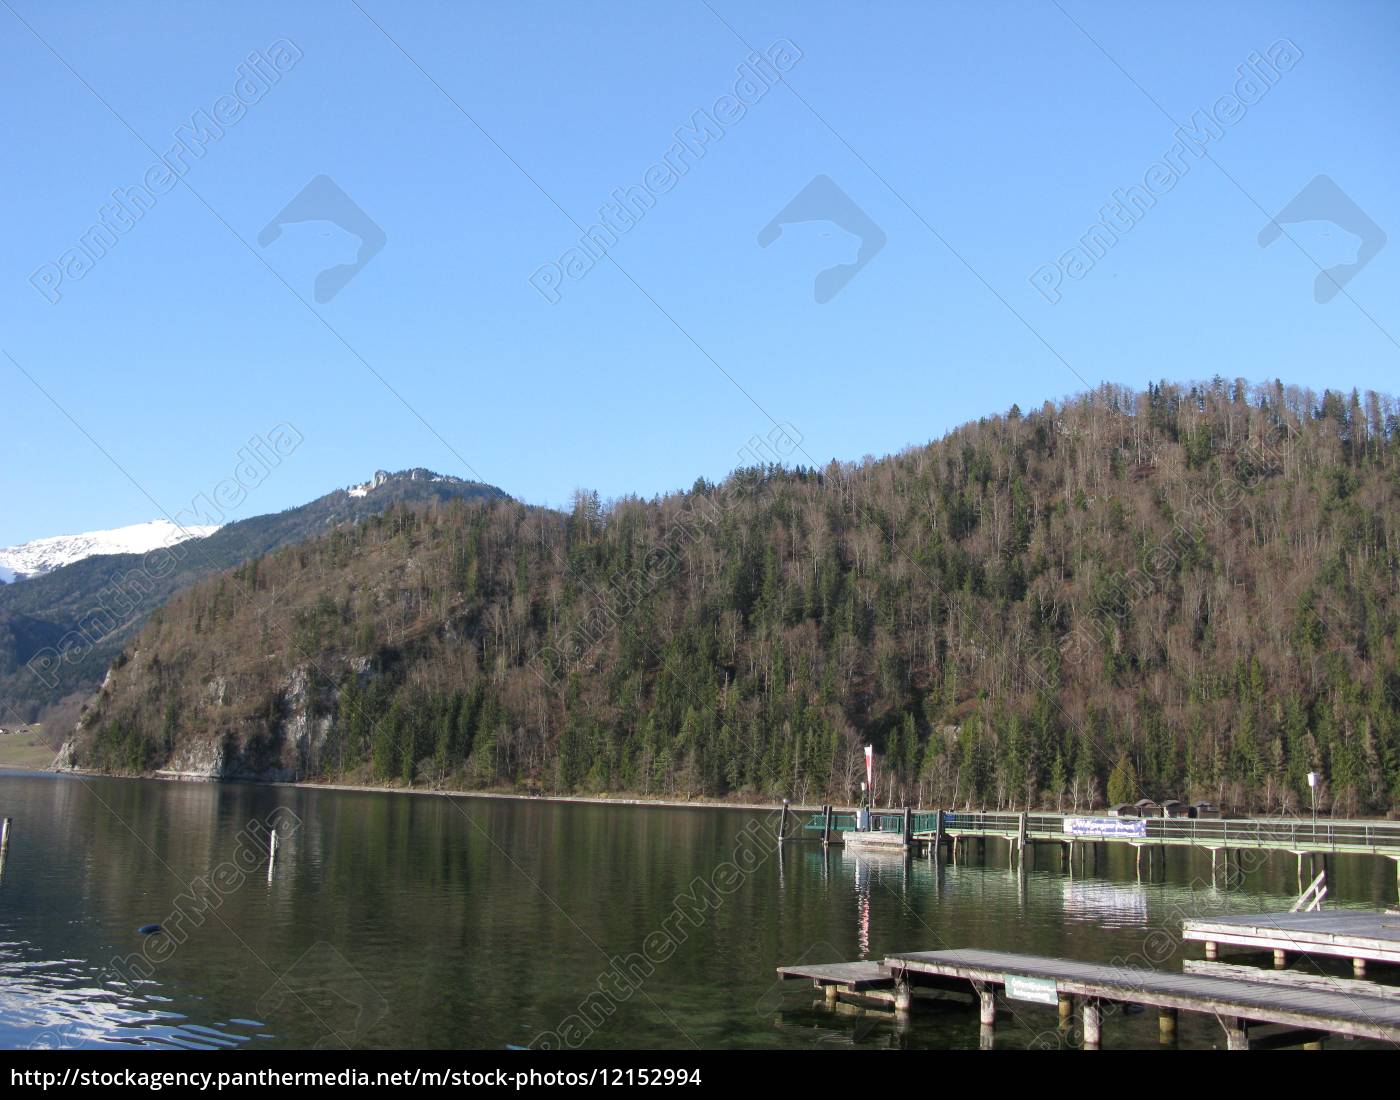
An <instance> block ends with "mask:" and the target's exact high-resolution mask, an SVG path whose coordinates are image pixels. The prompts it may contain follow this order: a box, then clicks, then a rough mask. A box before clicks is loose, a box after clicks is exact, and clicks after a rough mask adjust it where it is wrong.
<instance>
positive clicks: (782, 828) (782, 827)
mask: <svg viewBox="0 0 1400 1100" xmlns="http://www.w3.org/2000/svg"><path fill="white" fill-rule="evenodd" d="M787 819H788V804H787V799H786V798H785V799H783V814H782V816H781V817H780V818H778V843H779V844H781V843H782V842H783V841H784V840H786V839H787Z"/></svg>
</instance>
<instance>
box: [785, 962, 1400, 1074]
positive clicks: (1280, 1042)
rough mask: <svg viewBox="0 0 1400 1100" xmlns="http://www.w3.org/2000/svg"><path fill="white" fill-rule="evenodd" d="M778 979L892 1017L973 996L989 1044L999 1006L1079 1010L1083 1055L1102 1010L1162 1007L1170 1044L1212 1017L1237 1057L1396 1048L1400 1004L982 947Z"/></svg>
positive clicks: (804, 969) (1064, 1017)
mask: <svg viewBox="0 0 1400 1100" xmlns="http://www.w3.org/2000/svg"><path fill="white" fill-rule="evenodd" d="M778 973H779V974H780V975H782V976H783V977H784V978H806V979H809V980H811V981H812V982H813V983H814V984H816V985H818V986H821V987H823V988H824V989H825V990H826V995H827V1000H828V1001H829V1002H835V1001H837V1000H838V999H844V998H846V997H848V996H852V997H860V996H866V995H869V994H870V993H871V992H872V991H877V992H878V991H884V995H885V996H886V997H889V998H890V999H891V1000H892V1001H893V1003H894V1007H895V1010H896V1012H908V1011H909V1010H910V1008H911V1007H912V1005H913V1002H914V995H915V990H919V989H930V988H931V989H936V990H947V989H956V990H964V991H969V992H972V993H973V994H975V996H976V997H977V999H978V1002H979V1006H980V1020H981V1023H982V1025H983V1029H984V1040H985V1038H986V1035H987V1034H989V1029H991V1028H993V1027H994V1026H995V1023H996V1003H997V999H998V997H1001V998H1003V999H1008V998H1009V999H1010V1000H1012V1001H1016V1002H1018V1003H1019V1002H1023V1001H1024V1002H1037V1003H1042V1004H1046V1005H1052V1006H1056V1007H1057V1009H1058V1013H1059V1019H1060V1021H1061V1023H1067V1022H1068V1021H1069V1019H1070V1018H1071V1016H1072V1014H1073V1012H1074V1007H1075V1005H1076V1004H1078V1005H1079V1006H1080V1013H1081V1020H1082V1038H1083V1045H1084V1046H1085V1048H1087V1049H1095V1048H1097V1047H1098V1046H1099V1042H1100V1035H1101V1028H1102V1008H1101V1006H1102V1005H1103V1004H1104V1003H1105V1002H1113V1003H1121V1004H1137V1005H1146V1006H1150V1007H1154V1008H1156V1009H1157V1010H1158V1014H1159V1015H1158V1019H1159V1027H1160V1032H1161V1034H1162V1036H1163V1037H1164V1038H1167V1037H1169V1036H1174V1035H1175V1032H1176V1022H1177V1015H1178V1013H1181V1012H1195V1013H1201V1014H1205V1015H1210V1016H1214V1017H1215V1018H1216V1019H1217V1020H1218V1021H1219V1022H1220V1025H1221V1027H1222V1028H1223V1030H1224V1033H1225V1040H1226V1045H1227V1047H1228V1048H1229V1049H1231V1050H1244V1049H1248V1047H1249V1046H1250V1028H1251V1027H1255V1026H1257V1025H1261V1024H1269V1025H1282V1026H1284V1027H1286V1028H1288V1029H1291V1030H1289V1031H1286V1032H1284V1033H1282V1034H1272V1035H1269V1036H1267V1037H1265V1038H1262V1039H1261V1040H1260V1041H1256V1042H1255V1044H1254V1045H1255V1046H1256V1047H1257V1046H1265V1045H1267V1046H1287V1045H1317V1044H1318V1043H1319V1042H1320V1040H1321V1037H1322V1036H1323V1035H1324V1034H1329V1033H1330V1034H1339V1035H1351V1036H1356V1037H1358V1038H1366V1039H1379V1040H1382V1041H1386V1042H1392V1043H1400V1000H1396V999H1395V998H1394V997H1391V996H1388V995H1386V996H1382V995H1375V994H1372V993H1371V992H1369V991H1366V992H1362V991H1359V990H1358V988H1357V986H1358V984H1359V983H1348V984H1347V986H1344V987H1339V988H1327V987H1325V986H1321V985H1319V984H1317V983H1316V982H1311V983H1300V984H1285V983H1283V982H1280V981H1275V980H1264V981H1261V980H1259V979H1257V978H1249V977H1244V976H1237V975H1235V974H1233V973H1231V974H1228V975H1216V974H1202V973H1169V972H1165V971H1143V970H1138V969H1134V968H1131V967H1124V966H1114V965H1109V964H1103V963H1089V962H1078V961H1075V960H1071V959H1056V958H1048V957H1045V956H1039V955H1020V954H1013V953H1009V952H1005V951H985V950H981V949H978V948H963V949H959V950H953V951H911V952H903V953H900V954H895V955H888V956H886V957H885V959H884V960H883V962H873V961H872V962H860V963H836V964H821V965H816V966H788V967H780V968H779V970H778ZM1262 973H1265V974H1269V975H1270V978H1273V977H1275V975H1273V974H1272V972H1269V971H1263V972H1262ZM1324 981H1325V979H1324Z"/></svg>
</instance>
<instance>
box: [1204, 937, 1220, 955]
mask: <svg viewBox="0 0 1400 1100" xmlns="http://www.w3.org/2000/svg"><path fill="white" fill-rule="evenodd" d="M1219 954H1220V948H1219V947H1218V946H1216V943H1215V941H1214V940H1206V958H1208V959H1213V958H1215V957H1216V956H1218V955H1219Z"/></svg>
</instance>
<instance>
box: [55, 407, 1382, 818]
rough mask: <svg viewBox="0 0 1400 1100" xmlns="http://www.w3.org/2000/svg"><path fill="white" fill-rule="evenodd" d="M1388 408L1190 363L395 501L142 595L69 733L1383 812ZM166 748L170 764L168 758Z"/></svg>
mask: <svg viewBox="0 0 1400 1100" xmlns="http://www.w3.org/2000/svg"><path fill="white" fill-rule="evenodd" d="M1398 417H1400V405H1397V403H1396V402H1395V401H1394V400H1393V399H1391V398H1387V397H1382V396H1377V395H1374V394H1365V395H1358V394H1348V393H1336V392H1328V393H1325V394H1322V395H1316V394H1313V393H1309V392H1306V391H1300V390H1296V389H1293V388H1286V387H1284V386H1282V385H1279V384H1276V383H1275V384H1270V385H1265V386H1260V387H1256V388H1251V387H1247V386H1246V385H1245V384H1244V383H1243V382H1234V383H1229V382H1225V381H1221V380H1216V381H1215V382H1213V383H1207V384H1203V385H1197V386H1189V387H1188V386H1173V385H1167V384H1164V385H1162V386H1160V387H1155V386H1154V387H1151V388H1150V389H1149V391H1148V392H1147V393H1133V392H1130V391H1127V390H1124V389H1120V388H1115V387H1104V388H1102V389H1100V390H1098V391H1096V392H1094V393H1092V394H1088V395H1083V396H1080V397H1077V398H1074V399H1071V400H1069V401H1067V402H1065V403H1063V404H1059V405H1051V404H1047V405H1046V406H1045V407H1043V408H1041V409H1038V410H1035V411H1033V412H1026V413H1022V412H1021V411H1020V410H1018V409H1015V408H1013V409H1011V410H1010V411H1009V412H1007V413H1006V414H1004V415H999V416H994V417H989V418H987V419H985V420H982V421H980V422H978V423H976V424H969V425H967V426H965V427H962V428H960V429H958V430H956V431H954V432H952V433H950V434H949V435H947V436H946V437H945V438H943V439H941V440H939V441H937V442H935V443H932V444H929V445H927V446H920V447H916V448H912V449H909V450H906V451H904V452H902V453H900V454H899V455H897V456H894V457H890V458H885V459H881V460H878V461H875V460H871V461H867V462H865V463H862V464H859V465H850V464H845V465H840V464H836V463H832V464H830V465H828V466H826V467H824V468H795V469H791V470H780V469H763V470H746V471H740V472H738V473H736V474H735V475H733V476H732V477H731V478H730V479H728V480H727V481H726V482H725V483H723V484H722V485H718V486H716V485H710V484H706V483H703V482H697V483H696V485H695V486H694V488H693V489H692V490H691V491H689V492H686V493H678V494H675V495H672V496H669V497H666V498H664V499H660V500H652V501H643V500H638V499H624V500H618V501H615V502H610V503H607V504H605V505H600V504H599V502H598V501H597V499H596V497H595V496H593V495H591V494H588V493H580V494H579V495H578V499H577V501H576V504H575V507H574V509H573V512H572V514H570V515H564V514H561V513H558V512H553V511H549V510H543V509H533V508H528V507H525V506H522V505H520V504H518V503H515V502H511V501H493V502H485V503H463V502H460V501H451V502H445V503H441V504H438V505H433V506H421V505H420V506H412V507H399V508H395V509H394V510H392V511H390V512H388V513H386V514H384V515H381V516H374V517H371V518H369V519H367V520H366V521H364V522H362V523H360V524H359V525H358V526H355V527H350V528H344V529H339V530H336V531H335V532H333V533H331V534H329V535H327V536H325V537H322V538H318V539H316V540H314V541H311V542H309V543H305V544H302V545H298V546H295V547H290V548H286V549H282V550H279V551H277V552H276V553H273V554H271V555H270V556H268V557H264V558H262V559H260V560H258V561H256V562H253V563H250V564H248V565H245V566H242V567H240V568H238V569H235V570H232V571H230V572H228V573H226V574H224V575H222V576H220V577H218V578H211V579H209V580H206V581H204V582H201V583H200V584H199V585H198V586H196V587H194V588H193V589H190V590H188V591H186V592H183V593H181V594H180V595H178V596H176V597H175V598H174V599H173V600H172V601H171V602H170V603H169V604H168V605H167V606H166V607H164V608H163V609H162V610H161V611H159V612H158V613H156V615H155V616H154V617H153V618H152V620H151V622H150V623H149V624H148V626H147V627H146V628H145V629H144V630H143V631H142V632H141V633H140V635H139V636H138V637H137V638H135V639H134V640H133V641H132V642H131V644H130V645H129V647H128V649H127V651H126V652H125V653H124V654H123V655H122V657H121V658H120V659H119V661H118V663H117V666H115V668H114V672H113V674H112V676H111V677H110V678H109V681H108V683H107V684H106V685H105V686H104V688H103V689H102V691H101V692H100V693H99V695H98V697H97V698H96V699H95V700H94V702H93V703H92V705H91V706H90V708H89V710H88V712H87V715H86V718H85V720H84V725H83V728H82V732H81V735H80V737H79V739H78V741H77V743H76V744H75V745H74V746H72V747H71V751H70V757H69V759H70V760H71V762H73V763H75V764H76V765H78V766H84V767H97V768H107V769H113V770H149V769H154V768H161V767H173V768H176V769H184V770H190V769H191V768H197V767H202V766H206V765H207V767H208V770H209V771H211V772H212V773H214V774H222V775H249V774H252V775H276V774H291V773H295V774H298V775H300V776H302V777H304V778H309V777H323V778H327V779H338V780H345V781H372V782H382V783H386V784H387V783H413V784H415V785H424V786H427V785H431V786H445V787H491V788H503V789H531V790H549V791H588V792H607V791H628V792H636V793H640V794H647V795H654V796H663V795H664V796H681V797H693V796H725V795H733V794H740V793H742V794H750V795H762V796H765V797H772V796H778V795H785V796H789V797H792V798H795V799H802V800H806V801H812V800H820V799H825V798H832V799H837V800H847V799H850V798H852V797H853V795H854V793H855V792H856V791H857V790H858V788H859V782H860V779H861V778H862V773H863V762H862V746H863V745H864V744H865V743H866V742H867V741H870V742H873V743H874V744H875V746H876V749H877V752H878V754H879V757H878V759H879V762H880V771H881V774H880V776H879V780H878V783H877V787H878V792H877V795H878V799H879V801H880V802H881V803H882V804H887V803H888V804H900V803H903V802H906V801H907V802H913V803H923V804H924V805H941V806H945V807H946V806H952V805H958V806H962V805H970V806H987V807H1026V806H1028V805H1031V806H1034V805H1049V806H1064V807H1071V806H1073V807H1079V808H1084V807H1087V806H1090V805H1102V804H1103V803H1104V801H1105V800H1118V799H1120V798H1126V797H1129V796H1130V795H1131V796H1134V797H1136V796H1138V795H1139V793H1141V794H1146V795H1150V796H1154V797H1166V796H1178V797H1203V798H1210V799H1213V800H1219V801H1221V802H1222V803H1224V804H1225V805H1227V806H1229V807H1231V808H1233V809H1236V810H1269V811H1279V810H1284V811H1286V810H1290V809H1293V808H1296V807H1298V806H1299V805H1300V803H1301V804H1302V805H1304V806H1306V804H1307V792H1306V781H1305V777H1306V773H1307V772H1308V771H1310V770H1315V771H1318V772H1320V773H1321V775H1322V777H1323V786H1322V792H1321V794H1322V797H1321V799H1320V804H1321V806H1322V807H1323V808H1325V809H1329V808H1330V809H1331V810H1333V811H1334V812H1337V813H1347V814H1350V813H1372V812H1379V811H1385V810H1387V809H1389V808H1391V807H1392V806H1395V805H1400V664H1397V654H1396V646H1395V632H1396V618H1397V613H1398V612H1400V603H1397V592H1396V584H1397V563H1398V561H1400V532H1398V531H1397V525H1398V524H1400V510H1397V507H1396V503H1397V499H1400V461H1398V460H1397V456H1400V419H1398ZM199 761H203V764H198V763H192V762H199Z"/></svg>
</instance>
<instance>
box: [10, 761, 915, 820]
mask: <svg viewBox="0 0 1400 1100" xmlns="http://www.w3.org/2000/svg"><path fill="white" fill-rule="evenodd" d="M5 770H14V771H23V772H26V773H28V774H30V775H52V776H58V777H63V776H72V777H74V778H92V779H138V780H148V781H151V782H156V783H207V784H213V785H219V784H227V783H246V784H248V785H250V786H256V787H283V788H288V789H293V790H303V791H336V792H343V793H351V794H405V795H421V796H428V797H436V798H482V799H496V800H504V801H511V802H564V803H576V804H580V805H597V806H641V807H647V806H654V807H657V808H660V809H671V810H749V811H753V810H761V811H765V812H773V811H779V810H781V809H782V808H783V805H782V803H781V802H777V803H774V802H721V801H718V800H715V799H694V800H685V799H678V798H646V797H644V796H641V795H621V794H619V795H585V794H513V793H510V792H507V791H451V790H435V789H433V788H431V787H377V786H372V785H370V784H364V783H313V782H309V781H307V780H286V779H220V778H217V777H215V776H207V775H196V774H193V773H189V772H182V773H173V772H167V773H164V774H160V773H156V774H152V775H113V774H111V773H109V772H95V771H88V770H86V769H83V768H14V769H5ZM821 808H822V807H821V806H820V805H811V806H798V805H790V806H789V809H790V810H792V811H793V812H794V813H796V812H799V811H815V810H820V809H821ZM832 812H833V813H855V812H856V807H854V806H849V807H848V806H836V805H833V806H832ZM876 812H877V813H883V812H889V813H896V812H898V811H897V810H885V811H882V810H877V811H876Z"/></svg>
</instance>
